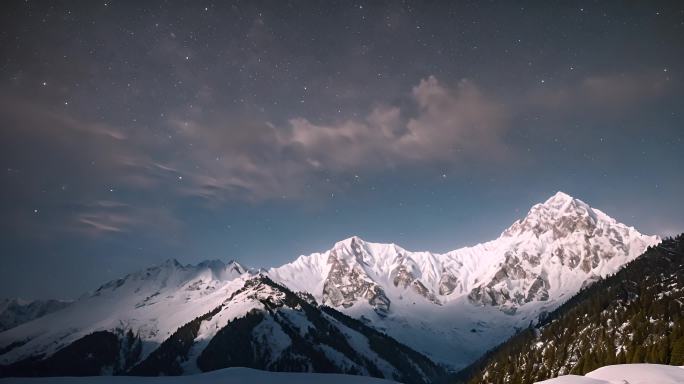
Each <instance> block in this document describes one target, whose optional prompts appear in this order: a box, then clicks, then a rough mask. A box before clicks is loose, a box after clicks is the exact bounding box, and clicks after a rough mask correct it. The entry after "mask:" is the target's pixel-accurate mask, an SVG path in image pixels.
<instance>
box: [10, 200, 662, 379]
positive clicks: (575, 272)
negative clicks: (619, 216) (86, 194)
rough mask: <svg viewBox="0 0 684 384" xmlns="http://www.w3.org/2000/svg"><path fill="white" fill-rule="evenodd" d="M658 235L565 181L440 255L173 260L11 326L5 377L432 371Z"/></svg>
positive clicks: (454, 362)
mask: <svg viewBox="0 0 684 384" xmlns="http://www.w3.org/2000/svg"><path fill="white" fill-rule="evenodd" d="M659 242H660V239H659V238H658V237H657V236H646V235H643V234H641V233H639V232H638V231H637V230H635V229H634V228H632V227H628V226H626V225H624V224H621V223H619V222H617V221H616V220H614V219H612V218H611V217H609V216H608V215H606V214H605V213H603V212H601V211H600V210H598V209H595V208H592V207H590V206H589V205H587V204H586V203H584V202H583V201H581V200H578V199H575V198H573V197H571V196H569V195H567V194H565V193H562V192H559V193H557V194H555V195H554V196H552V197H550V198H549V199H548V200H546V201H545V202H544V203H541V204H536V205H534V206H533V207H532V208H531V209H530V211H529V213H528V214H527V215H526V216H525V217H524V218H522V219H520V220H518V221H516V222H515V223H513V224H512V225H511V226H510V227H509V228H507V229H506V230H504V231H503V233H502V234H501V235H500V236H499V237H498V238H497V239H495V240H492V241H489V242H486V243H483V244H478V245H475V246H472V247H466V248H461V249H457V250H454V251H451V252H447V253H443V254H438V253H432V252H413V251H408V250H406V249H404V248H401V247H399V246H397V245H395V244H378V243H372V242H367V241H365V240H363V239H361V238H359V237H351V238H348V239H346V240H343V241H340V242H338V243H336V244H335V245H334V246H333V247H332V248H331V249H330V250H327V251H324V252H320V253H314V254H311V255H306V256H300V257H298V258H297V259H295V260H294V261H293V262H291V263H288V264H285V265H282V266H279V267H275V268H270V269H261V270H255V269H250V268H246V267H244V266H242V265H240V264H239V263H237V262H234V261H233V262H229V263H223V262H221V261H205V262H202V263H200V264H197V265H182V264H181V263H179V262H177V261H176V260H168V261H166V262H165V263H163V264H161V265H158V266H154V267H150V268H147V269H144V270H141V271H138V272H135V273H132V274H129V275H127V276H125V277H123V278H121V279H117V280H114V281H111V282H108V283H106V284H104V285H103V286H101V287H99V288H98V289H96V290H94V291H93V292H89V293H87V294H85V295H84V296H82V297H81V298H80V299H79V300H77V301H75V302H74V303H73V304H71V305H69V306H67V307H66V308H64V309H61V310H59V311H56V312H54V313H51V314H48V315H46V316H43V317H40V318H37V319H35V320H32V321H29V322H27V323H24V324H21V325H19V326H17V327H14V328H12V329H9V330H6V331H4V332H2V333H0V365H2V367H1V368H0V374H2V375H30V374H31V373H33V374H69V375H84V374H144V375H159V374H166V375H168V374H187V373H195V372H200V371H209V370H214V369H220V368H225V367H231V366H246V367H252V368H260V369H266V370H288V371H314V372H338V373H351V374H361V375H369V376H376V377H384V378H388V379H393V380H398V381H403V382H429V381H431V380H432V379H434V378H435V377H440V376H442V375H444V373H445V371H446V370H451V371H455V370H458V369H460V368H463V367H465V366H466V365H468V364H470V363H472V362H474V361H475V360H476V359H478V358H479V357H481V356H482V355H483V354H484V353H485V352H486V351H487V350H490V349H491V348H493V347H495V346H497V345H498V344H500V343H501V341H502V340H505V339H507V338H509V337H511V336H512V335H514V334H516V333H517V332H519V331H520V330H522V329H526V328H528V327H530V326H531V325H532V326H534V325H536V324H537V323H539V321H540V319H542V320H543V319H545V318H546V317H547V316H548V314H549V313H551V312H553V311H554V310H555V309H557V308H558V307H559V306H560V305H561V304H563V303H564V302H565V301H567V300H568V299H570V298H571V297H572V296H573V295H575V294H576V293H577V292H579V291H580V290H581V289H583V288H586V287H588V286H590V285H592V284H593V283H594V282H597V281H601V280H602V279H604V278H606V277H607V276H610V275H612V274H614V273H616V272H617V271H618V270H620V268H621V267H622V266H624V265H625V264H627V263H629V262H631V261H632V260H634V259H636V258H637V257H638V256H639V255H640V254H642V253H643V252H644V251H645V250H646V249H647V248H648V247H649V246H653V245H655V244H657V243H659ZM245 351H248V352H245ZM67 362H72V364H71V366H69V364H68V363H67ZM84 362H87V364H85V363H84Z"/></svg>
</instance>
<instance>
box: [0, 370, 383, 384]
mask: <svg viewBox="0 0 684 384" xmlns="http://www.w3.org/2000/svg"><path fill="white" fill-rule="evenodd" d="M322 382H325V383H327V384H390V383H393V381H388V380H383V379H376V378H372V377H363V376H351V375H340V374H333V373H328V374H320V373H290V372H266V371H259V370H256V369H249V368H226V369H221V370H217V371H213V372H208V373H202V374H197V375H189V376H179V377H130V376H99V377H92V376H91V377H49V378H9V379H0V384H72V383H73V384H91V383H92V384H194V383H203V384H243V383H251V384H290V383H292V384H318V383H322Z"/></svg>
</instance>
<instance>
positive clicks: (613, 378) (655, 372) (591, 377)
mask: <svg viewBox="0 0 684 384" xmlns="http://www.w3.org/2000/svg"><path fill="white" fill-rule="evenodd" d="M539 383H544V384H656V383H657V384H681V383H684V367H675V366H671V365H659V364H621V365H609V366H607V367H601V368H599V369H597V370H595V371H592V372H589V373H587V374H586V375H585V376H576V375H567V376H560V377H557V378H555V379H550V380H544V381H540V382H539Z"/></svg>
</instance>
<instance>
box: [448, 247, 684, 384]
mask: <svg viewBox="0 0 684 384" xmlns="http://www.w3.org/2000/svg"><path fill="white" fill-rule="evenodd" d="M626 363H656V364H670V365H684V235H679V236H677V237H676V238H669V239H665V240H664V241H663V242H662V243H661V244H659V245H658V246H655V247H650V248H649V249H648V250H647V251H646V252H645V253H644V254H643V255H642V256H640V257H639V258H637V259H635V260H634V261H632V262H630V263H629V264H627V265H626V266H625V267H624V268H623V269H621V270H620V271H619V272H617V273H616V274H614V275H612V276H610V277H607V278H605V279H602V280H600V281H598V282H596V283H595V284H592V285H591V286H589V287H588V288H586V289H584V290H582V291H580V292H579V293H578V294H577V295H575V296H574V297H573V298H571V299H570V300H568V301H567V302H566V303H565V304H563V305H562V306H561V307H559V308H558V309H557V310H555V311H554V312H552V313H550V314H549V315H548V316H547V317H545V318H543V319H541V320H540V322H539V324H538V325H537V326H535V327H531V328H529V329H526V330H524V331H522V332H520V333H518V334H517V335H515V336H513V337H512V338H511V339H509V340H508V341H507V342H505V343H504V344H502V345H500V346H499V347H497V348H495V349H494V350H492V351H490V352H489V353H487V354H486V355H485V356H484V357H483V358H481V359H480V360H479V361H477V362H476V363H474V364H473V365H471V366H470V367H468V368H466V369H465V370H463V371H461V372H460V373H459V374H458V378H457V379H456V381H457V382H468V383H493V384H498V383H507V384H517V383H520V384H523V383H532V382H535V381H540V380H545V379H549V378H552V377H556V376H560V375H567V374H575V375H583V374H585V373H587V372H590V371H593V370H595V369H597V368H599V367H602V366H605V365H612V364H626Z"/></svg>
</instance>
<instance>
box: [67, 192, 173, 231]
mask: <svg viewBox="0 0 684 384" xmlns="http://www.w3.org/2000/svg"><path fill="white" fill-rule="evenodd" d="M79 208H80V209H78V210H77V212H76V213H75V214H74V216H73V217H72V220H71V223H70V225H68V226H67V227H66V228H65V229H66V230H67V231H71V232H77V233H81V234H85V235H88V236H95V237H97V236H103V235H108V234H115V233H127V232H132V231H135V230H137V229H142V228H145V230H146V231H148V232H160V233H167V232H169V231H175V230H177V229H178V228H180V225H181V224H180V221H179V220H177V219H176V218H175V217H174V215H173V214H172V212H171V211H169V210H168V209H166V208H164V207H160V206H156V207H140V206H134V205H130V204H126V203H122V202H119V201H112V200H99V201H95V202H93V203H90V204H83V205H81V206H80V207H79Z"/></svg>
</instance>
